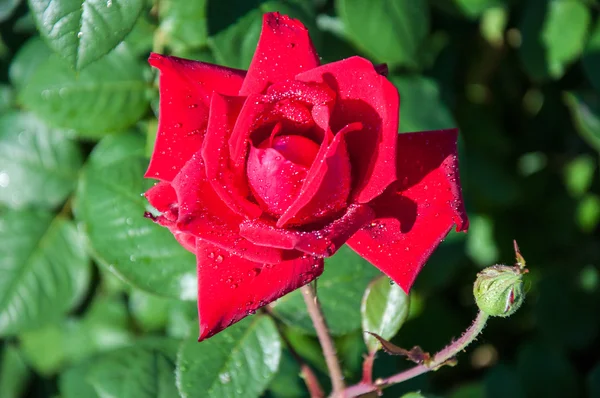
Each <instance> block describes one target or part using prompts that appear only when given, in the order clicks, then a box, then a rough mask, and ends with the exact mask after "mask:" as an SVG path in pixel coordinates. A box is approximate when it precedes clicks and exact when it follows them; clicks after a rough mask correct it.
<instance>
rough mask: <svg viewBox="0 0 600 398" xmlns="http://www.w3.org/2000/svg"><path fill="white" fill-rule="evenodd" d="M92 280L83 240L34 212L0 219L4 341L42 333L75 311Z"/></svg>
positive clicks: (0, 331) (63, 223) (59, 220)
mask: <svg viewBox="0 0 600 398" xmlns="http://www.w3.org/2000/svg"><path fill="white" fill-rule="evenodd" d="M89 279H90V268H89V261H88V258H87V255H86V252H85V247H84V242H83V238H82V236H81V234H80V233H79V232H78V231H77V229H76V228H75V226H74V225H73V224H72V223H71V222H70V221H68V220H65V219H64V218H63V217H61V216H58V217H55V218H53V215H52V214H50V213H46V212H42V211H34V210H25V211H5V212H4V213H3V214H2V217H1V218H0V336H6V335H12V334H16V333H19V332H22V331H25V330H30V329H33V328H38V327H41V326H43V325H44V324H47V323H49V322H51V321H54V320H57V319H59V318H60V317H61V316H62V315H63V314H65V313H66V312H67V311H68V310H70V309H71V308H72V307H73V306H74V305H76V304H77V303H78V302H79V301H80V299H81V298H82V296H83V294H84V293H85V291H86V289H87V287H88V283H89Z"/></svg>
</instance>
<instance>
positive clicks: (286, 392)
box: [268, 349, 308, 398]
mask: <svg viewBox="0 0 600 398" xmlns="http://www.w3.org/2000/svg"><path fill="white" fill-rule="evenodd" d="M301 373H302V369H301V368H300V365H299V364H298V361H297V360H296V359H295V358H294V357H293V355H292V354H291V353H290V352H289V350H287V349H284V350H283V352H282V355H281V362H280V364H279V369H278V371H277V373H276V374H275V377H274V378H273V380H271V383H269V393H270V395H268V396H270V397H277V398H298V397H308V392H307V391H306V384H305V383H304V380H302V376H301Z"/></svg>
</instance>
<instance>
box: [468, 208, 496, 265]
mask: <svg viewBox="0 0 600 398" xmlns="http://www.w3.org/2000/svg"><path fill="white" fill-rule="evenodd" d="M469 219H470V221H469V224H470V225H469V232H470V233H469V234H468V235H467V244H466V253H467V255H468V256H469V257H470V258H471V260H473V261H474V262H475V263H476V264H477V265H478V266H480V267H481V268H483V267H487V266H490V265H492V264H494V263H495V262H496V261H498V257H499V250H498V246H497V245H496V241H495V239H494V220H492V219H491V218H489V217H487V216H484V215H480V214H473V215H471V216H470V217H469Z"/></svg>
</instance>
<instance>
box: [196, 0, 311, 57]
mask: <svg viewBox="0 0 600 398" xmlns="http://www.w3.org/2000/svg"><path fill="white" fill-rule="evenodd" d="M249 3H250V1H246V2H245V4H244V5H243V6H242V5H240V6H239V7H237V9H236V12H237V11H240V10H241V9H243V8H245V7H246V6H248V5H249ZM261 3H262V4H260V5H258V4H257V7H256V8H255V9H252V10H251V11H250V12H248V13H247V14H245V15H244V16H243V17H241V18H239V19H238V20H237V21H235V23H232V24H231V25H229V26H228V27H227V28H226V29H223V30H220V31H219V32H218V33H216V34H214V35H211V36H210V38H209V39H208V46H209V48H210V49H211V50H212V52H213V54H214V56H215V59H216V60H217V63H219V64H222V65H225V66H229V67H231V68H239V69H248V66H249V65H250V61H252V57H253V56H254V51H255V50H256V44H257V43H258V37H259V36H260V31H261V28H262V19H263V14H264V13H267V12H274V11H278V12H280V13H282V14H285V15H289V16H290V17H292V18H296V19H299V20H300V21H302V22H303V23H304V24H305V26H306V27H307V28H308V29H309V30H310V33H311V39H312V40H313V42H314V43H318V42H319V39H320V31H319V30H318V29H317V28H316V24H315V22H314V21H315V18H314V15H313V13H312V12H311V10H310V6H307V5H306V2H302V1H294V0H287V1H268V2H261ZM223 4H225V3H223ZM217 7H219V8H220V7H222V6H217V5H212V4H211V6H210V7H209V9H210V8H213V10H212V11H210V10H209V16H210V15H214V9H215V8H217ZM227 7H229V8H231V7H232V5H230V4H229V3H228V4H227ZM229 8H228V10H227V16H226V17H225V18H228V17H230V16H231V14H230V9H229ZM211 23H214V21H213V20H211Z"/></svg>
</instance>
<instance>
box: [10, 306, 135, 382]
mask: <svg viewBox="0 0 600 398" xmlns="http://www.w3.org/2000/svg"><path fill="white" fill-rule="evenodd" d="M128 327H129V319H128V314H127V309H126V308H125V305H124V303H123V302H122V300H118V299H107V298H100V299H96V300H94V302H93V304H92V307H91V308H90V309H89V310H88V312H87V313H86V315H85V317H84V318H83V319H75V318H68V319H65V320H61V321H60V322H58V323H54V324H52V325H48V326H46V327H43V328H39V329H36V330H32V331H30V332H25V333H22V334H21V335H20V340H21V347H22V349H23V354H24V356H25V357H26V358H27V362H28V363H29V364H30V365H31V366H32V367H33V368H34V369H35V370H36V371H37V372H38V373H41V374H44V375H49V374H53V373H56V372H58V371H59V370H61V369H62V367H63V366H65V364H67V363H72V362H77V361H80V360H82V359H85V358H88V357H90V356H92V355H94V354H97V353H99V352H103V351H107V350H111V349H115V348H118V347H122V346H124V345H128V344H130V343H131V341H132V340H133V334H132V333H131V332H130V331H129V330H128Z"/></svg>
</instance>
